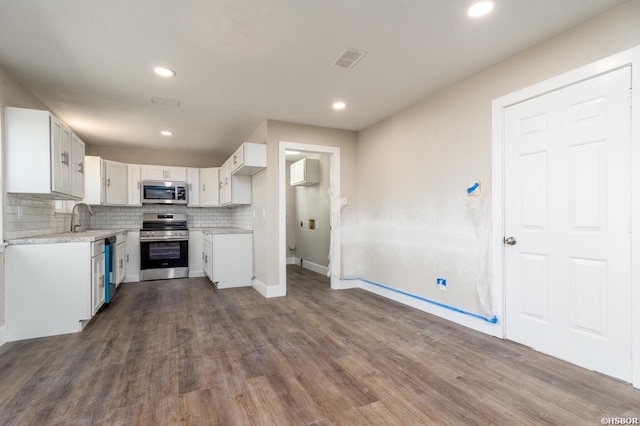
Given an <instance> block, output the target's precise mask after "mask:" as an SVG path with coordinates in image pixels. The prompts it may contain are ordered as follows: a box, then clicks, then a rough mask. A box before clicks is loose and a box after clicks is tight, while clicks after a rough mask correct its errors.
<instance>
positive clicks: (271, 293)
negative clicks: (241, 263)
mask: <svg viewBox="0 0 640 426" xmlns="http://www.w3.org/2000/svg"><path fill="white" fill-rule="evenodd" d="M251 287H253V288H254V289H256V291H257V292H258V293H260V294H261V295H263V296H264V297H266V298H267V299H269V298H271V297H282V296H286V295H287V287H286V286H281V285H266V284H265V283H263V282H262V281H260V280H258V279H254V280H253V284H251Z"/></svg>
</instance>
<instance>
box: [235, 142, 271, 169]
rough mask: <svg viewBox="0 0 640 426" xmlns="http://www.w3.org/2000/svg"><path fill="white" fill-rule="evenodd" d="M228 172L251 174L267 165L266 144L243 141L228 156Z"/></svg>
mask: <svg viewBox="0 0 640 426" xmlns="http://www.w3.org/2000/svg"><path fill="white" fill-rule="evenodd" d="M230 160H231V164H230V173H231V174H234V175H242V176H251V175H254V174H256V173H257V172H259V171H260V170H262V169H264V168H265V167H267V145H265V144H260V143H249V142H245V143H243V144H242V145H240V148H238V149H237V150H236V152H234V153H233V155H232V156H231V158H230Z"/></svg>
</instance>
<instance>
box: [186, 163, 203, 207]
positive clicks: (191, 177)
mask: <svg viewBox="0 0 640 426" xmlns="http://www.w3.org/2000/svg"><path fill="white" fill-rule="evenodd" d="M187 187H188V190H189V204H188V206H189V207H200V169H194V168H188V169H187Z"/></svg>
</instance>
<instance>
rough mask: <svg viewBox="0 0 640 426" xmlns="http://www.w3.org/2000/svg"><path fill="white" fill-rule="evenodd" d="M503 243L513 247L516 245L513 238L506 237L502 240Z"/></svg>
mask: <svg viewBox="0 0 640 426" xmlns="http://www.w3.org/2000/svg"><path fill="white" fill-rule="evenodd" d="M504 243H505V244H506V245H508V246H515V245H516V243H517V241H516V239H515V238H513V237H507V238H505V239H504Z"/></svg>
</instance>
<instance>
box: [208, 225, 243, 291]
mask: <svg viewBox="0 0 640 426" xmlns="http://www.w3.org/2000/svg"><path fill="white" fill-rule="evenodd" d="M203 240H204V244H203V245H204V250H203V252H204V261H205V273H206V275H207V276H208V277H209V279H210V280H211V281H212V282H213V283H214V284H215V286H216V288H219V289H223V288H232V287H247V286H251V277H252V272H253V235H252V234H218V233H212V232H209V231H204V238H203Z"/></svg>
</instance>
